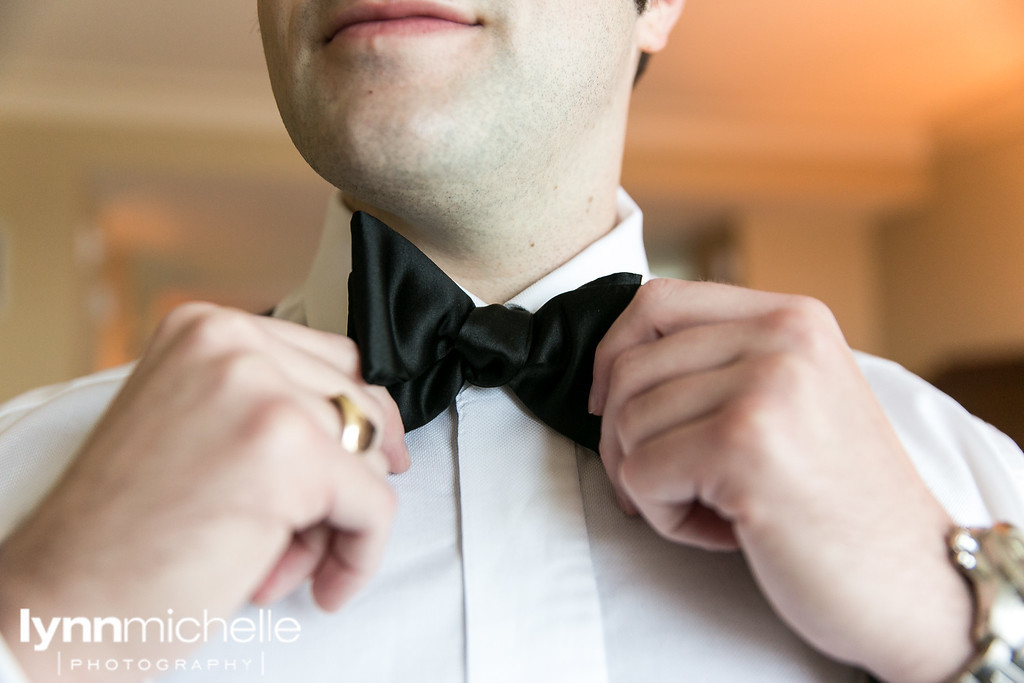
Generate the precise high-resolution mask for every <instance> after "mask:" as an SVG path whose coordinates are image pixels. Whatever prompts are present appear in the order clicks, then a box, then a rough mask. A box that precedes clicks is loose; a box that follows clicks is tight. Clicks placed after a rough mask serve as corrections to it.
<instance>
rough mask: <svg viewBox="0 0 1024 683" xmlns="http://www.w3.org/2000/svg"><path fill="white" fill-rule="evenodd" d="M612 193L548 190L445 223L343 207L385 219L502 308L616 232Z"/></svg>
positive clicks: (355, 202)
mask: <svg viewBox="0 0 1024 683" xmlns="http://www.w3.org/2000/svg"><path fill="white" fill-rule="evenodd" d="M616 187H617V182H615V183H612V184H610V185H609V187H606V188H603V189H602V190H600V191H594V192H590V191H585V192H576V193H572V192H570V191H568V190H565V189H562V188H559V187H552V188H551V189H550V193H549V194H548V196H539V197H537V196H535V197H531V198H530V199H529V200H526V201H523V202H522V203H520V204H518V205H514V206H501V205H499V206H498V207H491V208H490V210H484V208H483V207H478V208H479V210H478V211H477V212H475V213H474V215H471V216H469V217H468V219H467V217H466V216H464V215H460V217H459V218H458V219H451V220H446V221H445V220H427V221H424V220H419V221H411V220H408V219H406V218H404V217H402V216H400V215H396V214H395V213H390V212H388V211H384V210H381V209H379V208H377V207H375V206H373V205H371V204H368V203H366V202H363V201H360V200H359V199H357V198H355V197H352V196H349V195H346V196H345V203H346V204H347V205H348V207H349V208H350V209H353V210H356V211H365V212H366V213H369V214H370V215H372V216H374V217H375V218H378V219H379V220H381V221H384V222H385V223H386V224H387V225H389V226H390V227H391V228H392V229H394V230H396V231H397V232H398V233H400V234H401V235H402V236H404V237H405V238H406V239H408V240H409V241H410V242H412V243H413V244H415V245H416V246H417V247H418V248H419V249H420V250H421V251H423V252H424V253H425V254H426V255H427V256H428V257H429V258H430V259H431V260H432V261H434V262H435V263H436V264H437V265H438V266H439V267H440V268H441V269H442V270H443V271H445V273H447V274H448V276H449V277H451V278H452V279H453V280H455V281H456V282H458V283H459V284H460V285H462V286H463V287H464V288H466V289H467V290H468V291H470V292H472V293H473V294H475V295H476V296H478V297H480V298H481V299H483V300H484V301H485V302H487V303H504V302H505V301H508V300H509V299H511V298H512V297H513V296H515V295H516V294H518V293H519V292H521V291H522V290H524V289H525V288H526V287H528V286H529V285H531V284H533V283H534V282H536V281H537V280H539V279H541V278H542V277H544V276H545V275H547V274H548V273H550V272H551V271H553V270H555V269H556V268H558V267H559V266H561V265H562V264H564V263H565V262H567V261H568V260H570V259H571V258H572V257H574V256H575V255H576V254H578V253H579V252H580V251H582V250H583V249H585V248H586V247H587V246H588V245H590V244H591V243H593V242H594V241H596V240H597V239H599V238H600V237H602V236H603V235H605V234H606V233H607V232H608V231H610V230H611V229H612V228H613V227H614V226H615V224H616V222H617V215H618V211H617V199H616V191H615V188H616ZM495 209H497V210H495Z"/></svg>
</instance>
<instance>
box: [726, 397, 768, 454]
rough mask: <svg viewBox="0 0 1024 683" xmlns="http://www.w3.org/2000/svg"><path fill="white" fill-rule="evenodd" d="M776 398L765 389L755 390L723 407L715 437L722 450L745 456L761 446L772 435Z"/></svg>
mask: <svg viewBox="0 0 1024 683" xmlns="http://www.w3.org/2000/svg"><path fill="white" fill-rule="evenodd" d="M775 408H776V407H775V402H774V401H773V400H772V399H771V398H770V396H769V394H767V393H766V392H760V391H754V392H750V393H748V394H745V395H744V396H742V397H740V398H737V399H735V400H733V401H732V402H731V403H730V404H729V405H728V406H727V407H725V408H723V410H722V411H721V414H720V416H719V419H718V420H717V423H716V429H717V432H718V433H717V435H716V440H717V441H718V443H720V444H722V446H723V449H722V450H723V452H724V453H728V454H742V456H743V457H744V458H747V457H750V456H751V454H756V453H759V452H761V451H762V450H763V446H764V444H765V443H766V442H767V441H768V439H769V438H770V436H771V431H772V423H773V415H774V413H775Z"/></svg>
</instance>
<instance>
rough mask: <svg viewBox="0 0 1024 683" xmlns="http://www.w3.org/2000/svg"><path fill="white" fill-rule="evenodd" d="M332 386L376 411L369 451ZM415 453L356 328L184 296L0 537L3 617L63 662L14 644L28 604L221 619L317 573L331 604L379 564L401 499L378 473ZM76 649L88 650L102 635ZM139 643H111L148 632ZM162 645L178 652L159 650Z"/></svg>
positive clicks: (401, 466)
mask: <svg viewBox="0 0 1024 683" xmlns="http://www.w3.org/2000/svg"><path fill="white" fill-rule="evenodd" d="M338 394H345V395H346V396H348V397H349V398H350V399H352V400H353V401H355V403H356V404H357V405H358V406H359V407H360V408H362V410H363V411H364V412H365V413H366V415H367V416H368V417H369V418H370V420H371V421H372V422H373V423H374V424H375V425H376V426H377V433H378V436H377V437H376V439H375V440H374V443H373V444H371V446H370V449H369V450H368V451H367V452H365V453H362V454H354V453H349V452H347V451H345V450H344V449H343V448H342V446H341V445H340V432H341V422H340V418H339V415H338V412H337V411H336V409H335V407H334V406H333V405H332V404H331V403H330V402H329V400H328V399H329V397H331V396H335V395H338ZM408 467H409V455H408V451H407V450H406V448H405V442H404V437H403V429H402V421H401V417H400V416H399V413H398V409H397V407H396V406H395V404H394V402H393V401H392V400H391V397H390V396H389V395H388V393H387V392H386V391H385V390H383V389H382V388H380V387H373V386H368V385H366V384H365V383H364V382H363V381H362V379H361V377H360V374H359V354H358V350H357V349H356V347H355V345H354V343H353V342H352V341H351V340H349V339H348V338H346V337H342V336H339V335H333V334H327V333H324V332H319V331H316V330H312V329H308V328H305V327H301V326H299V325H295V324H292V323H288V322H284V321H281V320H275V319H272V318H261V317H256V316H252V315H248V314H244V313H241V312H238V311H233V310H228V309H223V308H219V307H216V306H212V305H208V304H189V305H186V306H183V307H181V308H179V309H177V310H176V311H174V312H172V313H171V314H170V315H169V316H168V317H167V319H166V320H165V321H164V322H163V324H162V325H161V327H160V329H159V330H158V331H157V333H156V335H155V336H154V338H153V341H152V343H151V346H150V348H149V350H148V351H147V353H146V354H145V356H144V357H143V358H142V359H141V360H140V362H139V364H138V366H137V368H136V369H135V372H134V373H133V374H132V376H131V377H130V378H129V379H128V381H127V382H126V384H125V386H124V388H123V389H122V391H121V393H120V394H119V395H118V396H117V398H116V399H115V400H114V402H113V403H112V405H111V407H110V409H109V410H108V412H107V413H106V415H104V417H103V418H102V419H101V420H100V422H99V424H98V425H97V427H96V429H95V430H94V432H93V433H92V435H91V436H90V437H89V439H88V440H87V442H86V443H85V445H84V446H83V448H82V450H81V452H80V453H79V454H78V456H77V458H76V459H75V461H74V463H73V464H72V465H71V467H70V468H69V469H68V471H67V473H66V475H65V476H64V478H63V479H62V480H61V482H60V483H59V484H58V485H57V486H56V487H55V489H54V490H53V491H52V492H51V493H50V494H49V495H48V496H47V498H46V499H45V500H44V501H43V503H42V504H41V505H40V506H39V507H38V508H37V510H36V511H35V512H34V513H33V514H32V515H31V516H30V517H29V518H28V519H27V520H25V522H24V523H23V524H22V525H21V527H20V528H19V529H18V530H16V531H15V533H14V534H13V535H12V536H11V537H10V538H9V539H7V540H6V541H5V542H4V544H3V546H0V577H2V581H0V632H2V633H3V634H4V636H5V638H6V640H7V642H8V644H9V645H10V646H11V647H12V649H13V650H14V651H15V653H16V655H17V656H18V657H19V659H20V660H21V662H22V665H23V666H24V668H25V669H26V671H27V672H28V673H29V675H30V676H32V680H33V681H43V680H48V679H49V678H51V677H53V676H54V675H55V674H56V670H55V669H54V667H53V665H52V660H51V659H50V658H49V657H44V656H42V655H45V654H46V653H35V652H33V651H32V648H31V647H30V646H28V645H22V644H20V643H19V642H18V634H19V612H20V610H21V609H22V608H29V609H30V610H31V612H32V615H33V616H40V617H42V618H43V620H44V622H45V623H49V620H50V618H52V617H58V616H59V617H64V616H67V617H76V616H84V617H87V618H89V619H90V620H91V619H92V618H93V617H111V616H113V617H117V618H131V617H141V618H150V617H166V615H167V614H168V612H167V610H168V609H173V610H174V614H175V615H177V616H180V617H185V616H195V615H202V614H203V611H204V610H206V611H207V612H208V614H209V615H211V616H213V615H216V616H221V617H225V616H229V615H230V614H232V613H233V612H234V611H236V610H237V609H239V608H240V607H241V606H243V605H244V604H245V603H246V602H247V601H249V600H253V601H256V602H270V601H273V600H275V599H277V598H279V597H281V596H283V595H284V594H286V593H288V592H289V591H291V590H293V589H294V588H296V587H297V586H298V585H299V584H301V583H302V582H303V581H304V580H306V579H307V578H312V586H313V594H314V597H315V599H316V601H317V603H318V604H319V605H320V606H321V607H323V608H325V609H336V608H337V607H339V606H340V605H341V604H342V603H343V602H344V601H345V600H346V599H347V598H349V597H350V596H351V595H352V594H353V593H354V592H355V591H356V590H357V589H358V588H359V587H360V586H361V585H362V584H363V583H365V582H366V580H367V579H368V578H369V577H370V576H371V575H372V573H373V572H374V571H375V569H376V567H377V565H378V563H379V561H380V558H381V554H382V552H383V549H384V546H385V543H386V540H387V536H388V532H389V530H390V527H391V523H392V519H393V515H394V509H395V495H394V492H393V490H392V489H391V488H390V486H389V485H388V483H387V481H386V474H387V473H388V471H391V472H402V471H405V470H406V469H407V468H408ZM82 647H88V648H93V649H90V650H89V652H90V653H91V654H90V656H91V657H96V656H98V653H99V650H98V648H101V647H102V646H101V645H98V644H93V645H85V646H82ZM139 647H141V648H143V650H138V649H137V650H136V651H133V652H131V653H129V652H127V651H126V650H125V649H124V647H123V646H121V648H120V649H118V650H117V657H118V658H124V657H126V656H129V654H130V655H134V656H145V655H146V654H148V653H149V652H151V651H149V650H145V648H148V647H152V644H150V645H149V646H147V645H145V644H139ZM175 647H177V645H176V646H175ZM185 647H186V648H187V646H185ZM68 649H70V648H68V647H65V650H68ZM172 654H173V655H174V656H180V655H181V654H184V652H183V651H182V650H180V649H179V650H174V651H173V652H168V651H167V650H161V651H160V655H161V656H169V655H172ZM65 655H66V656H70V653H68V652H65ZM65 678H66V676H65ZM128 678H131V676H129V677H128Z"/></svg>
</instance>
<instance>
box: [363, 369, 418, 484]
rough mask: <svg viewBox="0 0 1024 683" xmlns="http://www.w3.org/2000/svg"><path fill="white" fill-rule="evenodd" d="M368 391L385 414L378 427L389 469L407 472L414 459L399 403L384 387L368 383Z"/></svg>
mask: <svg viewBox="0 0 1024 683" xmlns="http://www.w3.org/2000/svg"><path fill="white" fill-rule="evenodd" d="M366 393H367V395H368V396H369V397H370V398H372V399H374V400H376V401H377V404H378V406H379V408H380V410H381V412H382V414H383V416H384V417H383V420H382V422H381V423H380V424H378V425H377V428H378V429H379V430H380V431H381V441H380V449H381V451H383V453H384V457H385V458H386V459H387V463H388V471H389V472H392V473H394V474H398V473H400V472H405V471H406V470H408V469H409V466H410V465H411V463H412V461H411V459H410V456H409V448H408V446H406V443H405V428H404V426H403V424H402V414H401V413H400V412H399V410H398V404H397V403H395V399H394V398H392V397H391V394H390V393H389V392H388V390H387V389H385V388H384V387H379V386H373V385H366Z"/></svg>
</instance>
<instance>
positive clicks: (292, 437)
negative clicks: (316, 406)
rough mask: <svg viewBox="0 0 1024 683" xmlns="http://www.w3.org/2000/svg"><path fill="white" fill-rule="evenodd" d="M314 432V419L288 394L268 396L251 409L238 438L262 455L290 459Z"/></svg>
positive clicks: (240, 428) (275, 458)
mask: <svg viewBox="0 0 1024 683" xmlns="http://www.w3.org/2000/svg"><path fill="white" fill-rule="evenodd" d="M314 434H315V429H314V424H313V421H312V420H311V419H310V417H309V416H308V415H306V414H305V412H304V411H303V410H302V409H301V408H300V407H299V406H298V405H297V404H296V403H295V402H294V401H291V400H289V399H288V398H287V397H285V396H267V397H265V398H262V399H260V400H258V401H256V402H254V404H253V405H252V406H251V407H250V408H249V410H248V411H247V413H246V415H245V418H244V419H243V420H242V421H241V423H240V425H239V428H238V434H237V437H238V438H239V440H240V441H241V442H242V443H243V444H248V445H249V446H251V447H252V448H251V450H252V451H255V452H257V453H259V454H260V457H263V458H266V457H269V458H271V459H273V460H275V461H276V460H278V459H280V458H282V457H285V458H287V459H289V460H290V459H291V454H293V453H294V452H295V451H296V450H298V449H301V448H302V446H303V444H304V443H308V442H309V441H310V440H311V439H312V438H313V435H314Z"/></svg>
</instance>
